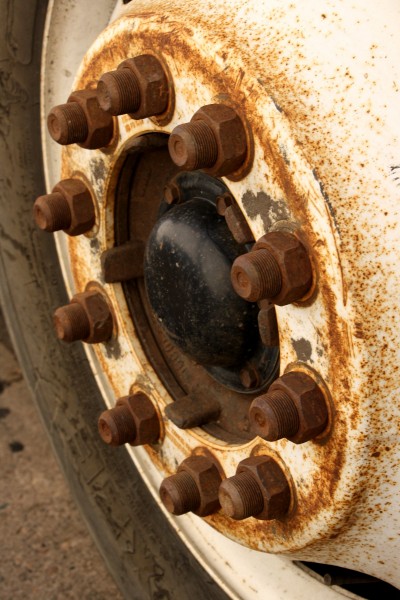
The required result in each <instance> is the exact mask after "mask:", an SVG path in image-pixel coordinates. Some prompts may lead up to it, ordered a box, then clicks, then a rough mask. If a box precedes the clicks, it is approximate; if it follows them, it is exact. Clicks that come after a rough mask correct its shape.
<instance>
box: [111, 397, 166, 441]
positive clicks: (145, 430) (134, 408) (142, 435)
mask: <svg viewBox="0 0 400 600" xmlns="http://www.w3.org/2000/svg"><path fill="white" fill-rule="evenodd" d="M121 404H125V405H126V406H127V407H128V408H129V410H130V411H131V414H132V416H133V419H134V421H135V428H136V436H135V439H134V441H133V442H131V443H130V445H131V446H141V445H143V444H155V443H156V442H157V441H158V439H159V437H160V421H159V418H158V414H157V411H156V409H155V407H154V405H153V403H152V401H151V400H150V398H149V397H148V396H147V395H146V394H145V393H144V392H135V393H134V394H132V395H130V396H124V397H123V398H120V399H119V400H118V401H117V404H116V406H120V405H121Z"/></svg>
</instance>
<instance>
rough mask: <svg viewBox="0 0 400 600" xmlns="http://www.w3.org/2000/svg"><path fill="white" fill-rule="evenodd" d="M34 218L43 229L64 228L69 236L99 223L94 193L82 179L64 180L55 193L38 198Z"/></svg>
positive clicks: (54, 229) (57, 186) (55, 188)
mask: <svg viewBox="0 0 400 600" xmlns="http://www.w3.org/2000/svg"><path fill="white" fill-rule="evenodd" d="M33 217H34V219H35V222H36V225H37V226H38V227H39V228H40V229H42V230H43V231H49V232H54V231H61V230H64V231H65V233H67V234H68V235H80V234H82V233H85V232H87V231H89V230H90V229H92V227H93V226H94V224H95V210H94V204H93V199H92V196H91V193H90V191H89V189H88V188H87V187H86V185H85V184H84V183H83V182H82V181H80V180H79V179H64V180H62V181H60V182H59V183H57V185H56V186H55V187H54V189H53V191H52V193H51V194H46V195H44V196H39V198H37V199H36V201H35V204H34V205H33Z"/></svg>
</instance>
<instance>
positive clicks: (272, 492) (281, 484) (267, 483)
mask: <svg viewBox="0 0 400 600" xmlns="http://www.w3.org/2000/svg"><path fill="white" fill-rule="evenodd" d="M219 501H220V504H221V508H222V511H223V512H224V513H225V514H226V515H227V516H228V517H231V518H232V519H236V520H242V519H247V518H248V517H256V518H257V519H263V520H269V519H279V518H282V517H284V516H285V515H286V513H287V511H288V509H289V506H290V487H289V484H288V482H287V479H286V477H285V474H284V472H283V471H282V469H281V468H280V467H279V465H278V464H277V463H276V462H275V461H274V460H273V459H272V458H270V457H269V456H252V457H250V458H246V459H245V460H242V461H241V462H240V463H239V465H238V468H237V471H236V475H234V476H233V477H229V478H228V479H225V481H223V482H222V484H221V486H220V488H219Z"/></svg>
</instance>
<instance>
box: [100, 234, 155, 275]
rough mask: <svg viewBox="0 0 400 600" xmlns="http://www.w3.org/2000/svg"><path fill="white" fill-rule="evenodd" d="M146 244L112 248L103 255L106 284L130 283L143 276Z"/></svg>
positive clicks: (128, 243)
mask: <svg viewBox="0 0 400 600" xmlns="http://www.w3.org/2000/svg"><path fill="white" fill-rule="evenodd" d="M143 259H144V244H143V243H142V242H139V241H137V242H127V243H126V244H122V245H121V246H116V247H115V248H110V249H109V250H106V251H105V252H103V254H102V255H101V267H102V271H103V277H104V281H105V282H106V283H117V282H120V281H129V280H130V279H136V278H138V277H142V276H143V269H144V267H143Z"/></svg>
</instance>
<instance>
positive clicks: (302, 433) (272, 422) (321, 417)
mask: <svg viewBox="0 0 400 600" xmlns="http://www.w3.org/2000/svg"><path fill="white" fill-rule="evenodd" d="M249 418H250V425H251V428H252V430H253V431H254V433H256V434H257V435H259V436H260V437H262V438H264V439H265V440H268V441H270V442H274V441H276V440H279V439H282V438H287V439H288V440H290V441H291V442H294V443H296V444H302V443H304V442H307V441H309V440H311V439H313V438H314V437H315V436H317V435H318V434H319V433H321V432H322V431H323V430H324V429H325V427H326V424H327V420H328V411H327V407H326V403H325V399H324V396H323V394H322V392H321V390H320V388H319V386H318V385H317V384H316V382H315V381H314V380H313V379H312V378H311V377H310V376H309V375H306V374H305V373H303V372H300V371H298V372H296V371H291V372H289V373H286V374H285V375H282V377H279V378H278V379H277V380H276V381H274V383H273V384H272V385H271V387H270V388H269V390H268V392H267V393H266V394H263V395H262V396H259V397H258V398H255V400H253V402H252V404H251V407H250V411H249Z"/></svg>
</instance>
